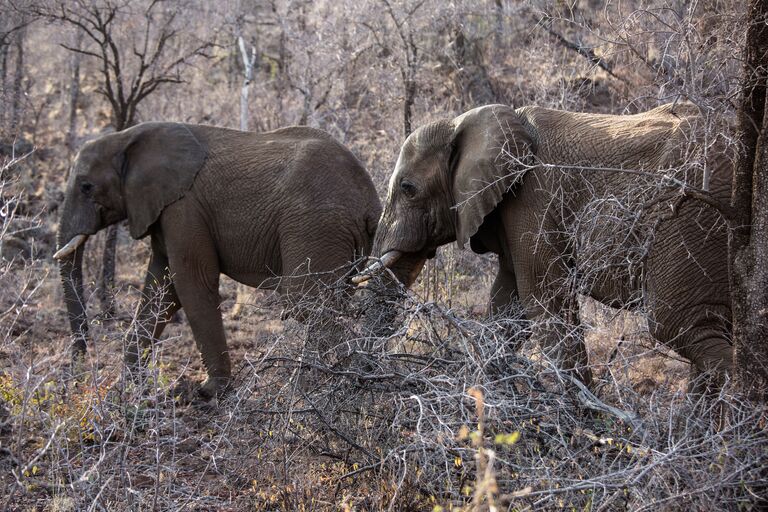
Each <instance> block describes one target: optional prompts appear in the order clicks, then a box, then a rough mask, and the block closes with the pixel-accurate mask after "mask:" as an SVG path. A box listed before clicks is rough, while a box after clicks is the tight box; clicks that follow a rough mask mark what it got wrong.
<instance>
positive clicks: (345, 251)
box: [55, 122, 381, 396]
mask: <svg viewBox="0 0 768 512" xmlns="http://www.w3.org/2000/svg"><path fill="white" fill-rule="evenodd" d="M380 214H381V205H380V202H379V199H378V196H377V194H376V191H375V189H374V186H373V183H372V181H371V178H370V176H369V175H368V174H367V173H366V171H365V169H364V168H363V166H362V165H361V164H360V162H359V161H358V160H357V159H356V158H355V157H354V156H353V155H352V153H350V152H349V150H347V149H346V148H345V147H344V146H343V145H341V144H340V143H339V142H337V141H336V140H334V139H333V138H332V137H331V136H330V135H328V134H327V133H325V132H322V131H320V130H315V129H312V128H307V127H290V128H284V129H280V130H276V131H272V132H268V133H246V132H240V131H236V130H229V129H224V128H217V127H212V126H200V125H190V124H179V123H158V122H153V123H143V124H140V125H137V126H135V127H132V128H130V129H127V130H125V131H122V132H119V133H113V134H109V135H105V136H103V137H101V138H99V139H97V140H95V141H92V142H89V143H87V144H86V145H85V146H84V147H83V148H82V149H81V150H80V152H79V154H78V155H77V158H76V160H75V162H74V165H73V167H72V173H71V176H70V178H69V182H68V185H67V191H66V197H65V200H64V205H63V209H62V213H61V219H60V225H59V232H58V244H59V247H61V248H60V249H59V251H58V252H57V253H56V254H55V258H56V259H58V260H59V261H60V269H61V276H62V279H63V283H64V291H65V300H66V305H67V310H68V315H69V321H70V325H71V328H72V331H73V333H74V334H75V343H74V351H75V353H76V354H77V353H83V352H85V350H86V340H87V333H88V324H87V319H86V314H85V308H84V306H83V302H82V298H83V285H82V257H83V245H82V243H83V242H84V241H85V240H86V239H87V237H88V236H89V235H93V234H94V233H96V232H97V231H99V230H100V229H103V228H104V227H106V226H109V225H110V224H114V223H115V222H119V221H121V220H123V219H126V218H127V219H128V226H129V229H130V234H131V236H132V237H133V238H135V239H140V238H143V237H145V236H150V238H151V247H152V256H151V259H150V262H149V267H148V269H147V274H146V279H145V282H144V289H143V293H142V296H143V297H142V300H141V303H140V305H139V310H138V322H137V323H138V325H139V328H138V329H137V330H136V332H137V333H138V334H137V335H136V336H135V338H137V340H138V346H139V347H141V346H146V345H147V343H148V342H149V340H151V339H154V338H157V337H158V336H160V334H161V333H162V331H163V328H164V327H165V325H166V323H167V321H168V319H169V318H170V317H171V315H173V313H174V312H175V311H177V310H178V309H179V308H181V307H183V308H184V310H185V312H186V314H187V315H186V316H187V318H188V319H189V323H190V325H191V327H192V332H193V335H194V338H195V341H196V343H197V346H198V348H199V349H200V352H201V354H202V360H203V363H204V365H205V368H206V370H207V373H208V378H207V380H206V382H205V383H204V384H203V386H202V388H201V393H202V394H203V395H208V396H210V395H213V394H215V393H217V392H219V391H220V390H222V389H223V387H224V386H226V385H227V383H228V382H229V379H230V375H231V370H230V358H229V355H228V353H227V344H226V340H225V335H224V328H223V324H222V318H221V312H220V310H219V302H220V298H219V290H218V288H219V274H220V273H224V274H226V275H228V276H229V277H231V278H233V279H234V280H236V281H238V282H241V283H244V284H246V285H249V286H254V287H261V288H272V289H277V290H278V291H279V292H281V293H282V294H283V295H292V294H294V292H296V293H301V292H304V291H305V288H307V287H309V286H310V284H309V274H310V273H312V274H315V273H326V274H327V278H331V277H332V276H339V274H340V273H341V272H343V271H344V270H343V269H344V267H345V265H346V270H347V271H349V270H350V266H349V265H348V263H349V262H352V261H354V260H356V259H357V258H360V257H361V256H363V255H367V254H368V253H369V252H370V248H371V243H372V240H373V234H374V232H375V229H376V222H377V220H378V218H379V216H380ZM158 295H159V298H158ZM158 311H160V314H159V318H158ZM135 345H136V343H130V344H129V350H128V351H127V357H128V359H129V362H135V359H136V357H137V350H138V347H136V346H135ZM131 346H133V349H130V347H131Z"/></svg>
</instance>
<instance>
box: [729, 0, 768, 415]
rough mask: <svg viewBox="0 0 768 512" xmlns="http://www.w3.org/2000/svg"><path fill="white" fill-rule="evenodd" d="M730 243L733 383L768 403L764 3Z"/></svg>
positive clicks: (743, 107)
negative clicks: (734, 381)
mask: <svg viewBox="0 0 768 512" xmlns="http://www.w3.org/2000/svg"><path fill="white" fill-rule="evenodd" d="M748 23H749V25H748V28H747V42H746V47H745V54H744V79H743V80H744V81H743V87H742V98H741V104H740V106H739V112H738V117H739V137H740V144H741V148H740V154H739V161H738V163H737V168H736V170H735V172H734V182H733V196H732V201H731V203H732V206H733V207H734V212H735V215H736V218H735V219H734V220H735V222H734V224H733V226H734V228H733V229H732V231H731V236H730V239H729V253H730V262H731V268H730V275H731V294H732V308H733V339H734V366H735V371H736V375H735V380H736V383H737V385H738V386H739V388H740V389H741V390H742V391H743V392H744V393H746V394H747V395H749V396H751V397H752V398H754V399H757V400H763V401H764V400H766V399H767V398H768V140H766V137H768V122H767V121H768V110H767V109H768V102H766V87H767V86H768V3H766V2H765V0H750V4H749V9H748Z"/></svg>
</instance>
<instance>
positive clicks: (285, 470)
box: [0, 189, 768, 510]
mask: <svg viewBox="0 0 768 512" xmlns="http://www.w3.org/2000/svg"><path fill="white" fill-rule="evenodd" d="M4 190H5V189H4ZM9 190H10V189H9ZM8 200H9V198H6V197H4V201H6V204H7V201H8ZM8 222H11V221H10V220H8ZM9 225H10V224H9ZM8 232H9V231H8V230H4V231H3V240H4V241H5V240H6V239H7V235H8ZM3 265H4V266H3V267H2V273H0V279H2V283H1V284H2V285H3V288H2V289H4V290H17V291H18V292H17V293H16V294H11V293H6V294H5V295H4V296H3V297H2V301H3V310H2V314H3V315H4V317H3V324H2V325H3V330H2V333H0V334H2V338H1V339H0V343H1V345H0V353H1V354H2V358H3V366H4V370H3V373H2V376H1V377H0V399H1V400H2V405H1V407H2V412H1V414H2V417H1V418H0V422H2V423H1V425H2V426H1V427H0V428H1V429H2V430H1V431H0V443H2V444H0V465H1V466H2V470H0V489H2V492H0V496H2V497H3V498H2V500H3V502H2V507H4V508H6V509H10V510H28V509H35V508H38V509H46V510H115V509H119V510H146V509H155V510H183V509H189V510H228V509H229V510H244V509H255V510H275V509H283V510H324V509H331V508H334V509H336V508H342V509H345V510H379V509H391V510H413V509H417V510H418V509H426V510H430V509H433V510H450V509H452V508H462V509H468V510H485V509H489V510H490V509H515V510H530V509H536V510H552V509H560V508H567V509H574V510H758V509H759V507H760V506H764V505H765V502H764V501H763V502H760V501H759V500H760V499H762V498H763V497H764V496H765V493H766V492H767V491H768V490H767V489H766V486H767V481H766V475H765V467H766V464H767V463H768V455H767V454H768V434H767V433H766V428H765V427H766V425H765V422H766V410H765V408H764V407H763V406H758V405H756V404H751V403H746V402H743V401H741V400H740V399H739V398H737V397H735V396H731V395H730V394H729V392H728V390H727V388H726V390H725V391H723V392H722V393H721V394H720V395H719V396H717V397H715V398H714V399H712V400H708V401H707V400H692V399H691V398H690V397H689V396H687V395H685V394H683V393H674V392H672V391H669V388H668V387H659V388H657V389H656V390H654V391H651V392H646V393H644V394H640V393H638V392H637V391H636V390H635V388H634V387H633V383H632V381H631V380H630V379H629V378H628V377H627V372H626V371H624V370H626V368H628V367H630V366H632V365H634V364H636V363H637V362H636V361H635V358H634V356H626V358H625V355H626V354H625V353H624V352H622V351H620V350H619V351H617V350H614V351H613V352H612V354H611V356H610V357H609V360H608V361H607V363H606V367H605V368H606V369H605V371H602V372H600V376H601V377H600V379H599V381H598V385H597V388H596V395H597V396H595V395H593V394H592V393H591V392H589V391H588V390H586V389H585V388H583V387H582V386H579V383H578V382H575V381H573V379H571V378H569V377H568V376H566V375H564V374H563V373H561V372H559V371H558V369H557V366H556V365H554V364H553V363H552V362H551V361H550V360H548V359H547V358H546V357H545V356H544V355H543V354H542V353H541V352H540V351H539V350H538V349H537V348H536V347H535V346H532V345H531V344H530V343H529V342H528V341H527V337H528V336H527V334H528V333H529V331H530V325H529V323H528V322H526V321H524V320H522V319H520V317H519V315H516V314H515V313H514V312H510V314H509V315H508V316H507V317H505V318H504V319H495V320H490V321H489V320H481V319H479V318H478V317H479V316H480V315H477V314H475V315H472V314H457V311H456V310H453V309H450V308H448V307H446V306H444V305H441V304H443V303H444V302H441V303H438V302H435V301H431V300H425V297H426V296H427V293H428V292H429V291H430V286H432V293H433V296H434V293H435V290H437V289H438V288H440V286H441V281H440V279H439V272H438V270H439V269H431V270H430V272H432V277H430V276H428V278H427V279H426V280H425V283H426V286H422V287H421V288H419V289H417V290H418V291H417V292H406V291H404V290H400V291H398V292H396V293H394V292H393V293H392V294H391V295H390V296H388V297H386V299H385V302H386V303H387V306H386V307H384V308H382V299H381V298H376V299H373V298H372V296H371V294H370V293H367V292H360V293H358V295H357V296H356V297H355V298H354V299H353V300H352V301H351V302H342V303H339V302H338V301H336V300H330V299H329V300H326V301H320V302H319V301H316V300H315V301H310V302H303V303H300V304H299V305H298V306H297V307H299V311H300V312H301V313H302V314H303V315H304V317H305V320H306V321H305V322H304V323H303V324H300V323H298V322H295V321H293V320H289V321H288V322H287V326H286V328H285V329H274V330H273V331H272V332H265V331H264V330H261V331H259V334H254V333H253V332H248V331H247V325H243V326H241V329H245V333H243V332H240V333H239V334H238V336H234V337H235V338H236V339H237V340H239V341H238V343H235V348H234V351H235V353H236V355H235V358H234V359H235V361H236V362H237V363H238V364H239V370H238V372H237V375H236V385H235V387H234V389H233V391H231V392H230V393H229V394H228V395H227V396H226V397H225V398H224V399H222V400H220V401H218V402H215V403H200V402H197V401H195V399H194V396H195V395H194V392H193V390H192V387H193V386H191V385H190V382H194V381H199V380H200V378H201V377H200V372H199V366H198V364H199V363H197V361H196V357H195V356H194V355H192V356H190V357H188V358H187V359H185V357H184V355H183V354H184V351H183V350H180V349H179V347H178V345H179V343H180V341H179V340H178V338H179V331H178V330H173V329H171V332H170V334H169V336H168V337H167V338H166V339H165V340H164V341H163V342H161V343H159V344H158V345H157V346H156V350H154V351H152V352H151V353H150V354H148V357H149V364H148V367H147V371H146V372H145V374H144V376H145V379H144V381H143V383H141V385H138V386H137V385H136V384H135V382H134V380H133V379H130V378H127V376H126V370H125V369H124V367H123V365H122V362H121V352H122V350H121V349H122V343H123V342H122V340H123V336H124V332H125V329H126V328H127V326H128V325H129V323H130V321H131V318H130V315H128V317H126V318H124V319H123V321H122V322H117V323H101V322H99V321H98V320H95V322H94V324H95V325H94V329H93V337H94V339H95V340H96V343H94V344H93V346H92V347H91V352H90V354H89V358H88V360H87V361H86V364H85V365H84V366H82V367H80V368H79V369H80V370H84V371H83V372H82V373H80V374H79V375H78V376H77V377H72V375H71V374H72V367H71V366H70V363H69V360H68V357H69V356H68V350H67V346H66V344H67V340H68V336H67V335H66V331H65V329H64V328H61V329H58V330H57V329H56V328H54V327H53V326H52V325H51V326H50V327H51V329H50V331H51V332H52V333H53V334H52V335H51V339H50V340H48V341H50V342H51V345H50V346H49V347H48V349H47V350H43V351H41V350H40V347H39V346H36V344H37V345H39V340H35V339H33V338H30V337H29V336H28V334H29V333H30V332H39V331H35V330H34V322H33V321H31V320H30V317H29V309H30V308H32V307H33V305H34V304H36V303H37V302H38V301H40V299H41V298H40V297H36V296H35V294H36V293H37V294H38V295H39V294H41V293H46V292H47V291H48V290H51V289H53V285H50V286H48V285H42V284H41V283H43V282H44V280H45V279H46V276H45V271H46V269H48V268H49V265H50V263H49V262H46V261H43V260H41V259H37V258H36V257H35V255H34V254H30V255H28V257H26V258H21V257H19V258H17V259H15V260H14V261H12V262H8V263H4V264H3ZM430 279H431V280H430ZM48 281H50V279H48ZM54 281H55V280H54ZM45 282H47V281H45ZM459 284H460V283H459ZM46 286H48V287H46ZM371 286H376V285H375V284H372V285H371ZM327 290H328V291H329V292H331V293H330V294H322V295H321V296H326V295H330V296H331V297H333V296H338V293H334V292H337V291H338V289H337V288H336V287H335V285H334V286H329V287H328V288H327ZM134 299H135V293H134V292H130V291H128V290H126V291H121V292H119V293H118V301H119V302H120V303H121V304H124V303H131V302H132V301H133V300H134ZM249 309H250V316H251V317H254V318H256V319H257V320H258V321H261V322H262V323H263V322H264V320H265V319H268V318H275V317H277V315H278V310H277V309H278V308H276V307H272V306H270V305H269V304H268V303H264V302H263V301H262V302H260V303H259V305H258V307H254V306H251V307H250V308H249ZM393 309H394V311H396V312H397V316H398V319H399V321H398V322H396V323H395V324H393V325H395V326H396V327H397V330H396V331H394V332H389V333H387V335H386V336H374V335H373V334H372V333H371V332H369V331H368V330H367V327H366V326H370V325H375V326H376V325H378V326H379V327H381V325H380V324H379V323H377V321H376V315H377V313H378V312H380V311H387V312H389V314H391V313H392V311H393ZM464 313H466V312H464ZM16 318H17V319H19V321H7V320H6V319H11V320H12V319H16ZM51 318H55V319H56V321H57V322H60V323H62V324H63V322H61V318H60V314H59V316H54V317H52V316H51V313H50V312H46V311H39V310H37V311H34V320H35V321H40V320H42V321H43V322H44V321H45V320H48V321H51ZM25 322H26V323H25ZM232 327H233V326H232V325H228V328H229V329H232ZM379 334H381V333H379ZM185 338H186V339H185V340H184V342H185V343H184V344H185V345H190V346H191V340H189V338H190V337H189V335H188V334H187V335H186V336H185ZM243 339H247V340H249V341H251V342H252V346H250V347H248V348H247V349H245V350H244V349H243V347H242V344H243ZM518 345H519V346H520V347H519V348H520V349H519V350H516V349H517V348H518ZM190 353H192V352H190Z"/></svg>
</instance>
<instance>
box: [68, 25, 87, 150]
mask: <svg viewBox="0 0 768 512" xmlns="http://www.w3.org/2000/svg"><path fill="white" fill-rule="evenodd" d="M82 42H83V32H82V31H81V30H76V31H75V35H74V46H73V48H80V46H81V44H82ZM81 59H82V54H80V53H78V52H72V76H71V78H70V81H69V129H68V131H67V149H68V150H69V154H70V155H72V154H73V153H74V152H75V150H76V149H77V148H76V147H75V146H76V145H77V102H78V100H79V99H80V61H81Z"/></svg>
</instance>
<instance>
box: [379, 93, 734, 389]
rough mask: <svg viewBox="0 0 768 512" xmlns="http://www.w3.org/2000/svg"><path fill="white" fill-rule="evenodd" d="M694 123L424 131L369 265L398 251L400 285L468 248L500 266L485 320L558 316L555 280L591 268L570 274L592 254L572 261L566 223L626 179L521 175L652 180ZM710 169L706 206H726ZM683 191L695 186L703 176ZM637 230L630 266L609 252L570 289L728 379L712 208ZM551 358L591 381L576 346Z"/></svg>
mask: <svg viewBox="0 0 768 512" xmlns="http://www.w3.org/2000/svg"><path fill="white" fill-rule="evenodd" d="M697 120H698V110H697V109H696V108H695V107H694V106H692V105H689V104H678V105H676V106H672V105H665V106H662V107H659V108H656V109H654V110H651V111H649V112H646V113H643V114H638V115H627V116H610V115H594V114H581V113H569V112H563V111H558V110H551V109H546V108H540V107H524V108H520V109H517V110H513V109H512V108H510V107H507V106H503V105H490V106H486V107H480V108H477V109H474V110H471V111H469V112H467V113H465V114H464V115H462V116H460V117H458V118H456V119H453V120H450V121H438V122H435V123H432V124H429V125H426V126H423V127H421V128H419V129H418V130H416V131H415V132H414V133H413V134H411V135H410V136H409V137H408V139H407V140H406V141H405V144H404V145H403V147H402V150H401V153H400V156H399V159H398V161H397V164H396V168H395V171H394V174H393V175H392V178H391V181H390V185H389V193H388V197H387V202H386V205H385V208H384V214H383V215H382V218H381V220H380V222H379V227H378V230H377V234H376V238H375V241H374V247H373V254H374V255H376V256H378V257H380V258H382V259H388V260H392V259H394V257H393V255H395V256H398V255H400V254H401V255H400V257H399V259H396V262H395V263H394V264H393V265H391V268H392V270H393V271H394V273H395V274H396V275H397V276H398V278H399V279H400V280H401V281H402V282H403V283H404V284H406V285H408V286H409V285H411V284H412V282H413V281H414V279H415V278H416V276H417V275H418V273H419V271H420V270H421V267H422V265H423V264H424V261H425V260H426V259H427V258H430V257H432V255H434V253H435V249H436V248H437V247H438V246H440V245H443V244H447V243H449V242H452V241H456V242H457V243H458V245H459V247H463V246H464V244H465V243H466V242H467V240H469V241H470V244H471V247H472V249H473V250H474V251H475V252H479V253H483V252H489V251H490V252H493V253H496V254H498V256H499V260H498V261H499V270H498V274H497V276H496V279H495V282H494V284H493V289H492V297H491V311H492V312H500V311H502V310H504V308H505V307H507V306H508V305H509V304H511V303H512V302H514V301H516V300H518V298H519V299H520V300H522V303H523V306H524V307H525V311H526V315H527V317H528V318H530V319H536V320H547V319H552V318H553V317H557V316H560V317H561V318H562V317H565V318H567V311H566V307H567V305H568V304H567V300H566V299H565V297H566V296H567V293H565V292H566V290H565V289H564V287H563V283H565V282H567V277H568V276H569V275H571V276H573V275H578V274H576V273H574V272H573V270H574V269H578V268H581V269H594V267H590V265H589V264H587V265H586V266H582V267H579V264H580V263H582V264H583V263H589V260H587V259H586V258H587V257H593V258H594V256H595V255H594V254H591V255H585V254H583V253H581V252H579V250H577V249H575V246H578V247H583V246H588V244H587V245H585V244H583V243H582V244H581V245H580V244H578V243H576V244H575V243H574V240H573V239H571V238H569V237H568V236H565V235H563V233H564V232H565V230H566V228H568V227H570V226H569V223H571V224H572V223H573V219H569V218H565V217H566V216H568V215H569V212H578V211H582V210H583V209H584V208H585V207H586V205H587V203H588V202H589V201H592V200H593V199H594V198H595V197H608V196H609V195H611V194H615V195H616V196H618V197H622V195H623V194H625V193H630V194H631V193H633V190H632V189H631V188H630V187H632V184H633V183H635V180H636V179H637V176H635V175H632V174H627V173H620V172H605V171H597V172H595V171H592V172H589V171H584V172H581V171H579V170H576V171H574V170H564V169H562V168H557V167H556V168H555V169H543V168H541V167H538V168H530V167H528V166H529V165H530V164H532V163H534V162H535V163H544V164H554V165H555V166H557V165H561V166H563V165H586V166H590V167H603V168H625V169H643V170H646V171H648V172H653V173H658V172H660V171H659V170H660V169H664V168H666V169H669V168H674V167H675V166H679V165H680V161H681V159H682V155H681V152H682V151H684V150H685V149H686V148H687V147H688V146H687V143H686V141H687V140H689V139H688V137H689V135H690V133H691V132H692V130H693V128H692V126H694V125H696V124H697ZM502 147H504V153H505V154H504V155H500V153H502V151H501V149H502ZM711 152H713V151H711ZM513 157H515V158H517V160H516V161H515V160H513ZM708 166H709V167H710V169H712V171H713V172H712V176H711V184H710V190H711V192H712V195H713V197H715V198H716V199H717V200H718V201H721V202H722V204H727V203H728V201H729V198H730V181H731V172H732V171H731V167H730V160H729V159H728V158H727V156H726V155H724V154H720V155H717V154H714V155H710V156H709V157H708ZM691 184H692V185H694V186H699V187H700V186H701V184H702V183H701V177H700V176H698V177H697V178H696V179H695V180H692V181H691ZM675 192H677V191H676V190H675V191H673V193H675ZM644 222H645V224H646V225H651V226H654V229H650V230H648V232H646V233H645V235H649V234H650V235H651V236H650V238H649V240H651V242H652V243H650V244H649V246H648V253H647V254H646V255H645V257H636V262H637V263H638V264H636V265H634V266H632V265H627V264H626V259H628V258H625V255H624V254H622V253H621V252H620V253H619V254H618V255H617V256H616V257H617V258H618V259H619V260H621V259H624V260H625V262H624V263H622V262H621V261H619V262H618V264H617V265H615V266H608V267H607V268H605V269H599V270H596V271H595V274H596V275H594V276H592V278H591V280H590V281H589V282H588V283H581V286H582V288H581V289H579V291H580V292H581V293H585V294H587V295H591V296H592V297H593V298H595V299H597V300H599V301H601V302H603V303H605V304H607V305H611V306H614V307H621V306H627V305H631V306H633V307H636V308H637V307H639V308H641V309H642V310H644V311H646V312H648V314H649V325H650V329H651V333H652V334H653V335H654V336H655V337H656V338H657V339H658V340H660V341H661V342H664V343H666V344H668V345H669V346H670V347H672V348H674V349H675V350H676V351H677V352H679V353H680V354H681V355H683V356H684V357H686V358H688V359H689V360H690V361H691V362H692V363H693V365H694V367H695V369H696V370H699V371H700V370H711V369H714V370H716V371H717V372H718V373H719V372H722V371H724V370H727V369H728V368H729V367H730V365H731V358H732V347H731V344H730V342H729V339H730V324H729V319H730V317H731V313H730V294H729V285H728V275H727V267H728V264H727V233H726V229H725V227H724V223H723V222H722V220H721V219H720V217H719V215H718V214H717V213H716V212H715V210H714V209H713V208H711V207H707V206H704V204H703V203H701V202H699V201H696V200H684V201H680V200H679V196H678V198H677V199H676V200H672V199H670V200H666V201H661V202H660V203H658V204H657V205H656V206H655V207H649V209H648V212H647V214H646V216H645V217H644ZM612 231H615V229H614V227H613V226H602V229H597V230H595V231H593V232H592V233H591V234H590V235H588V237H587V238H588V239H587V240H582V241H581V242H589V243H591V244H592V247H599V246H600V245H599V244H600V242H601V241H605V240H608V241H609V242H611V243H615V242H616V240H609V239H610V238H611V236H612V235H611V232H612ZM634 234H635V235H637V234H638V233H634ZM641 234H642V233H641ZM601 237H602V238H605V240H603V239H602V238H601ZM387 255H388V256H387ZM538 323H539V322H537V324H538ZM534 334H535V333H534ZM552 334H553V333H551V332H550V333H549V335H546V333H545V337H544V339H542V340H541V341H543V342H544V343H545V345H546V344H547V343H548V344H549V346H553V344H554V343H555V341H557V340H558V338H559V340H562V339H563V337H562V332H560V336H559V337H558V336H554V337H553V336H552ZM547 338H549V339H547ZM562 349H563V347H561V348H560V349H559V350H561V351H562ZM556 354H557V352H556ZM559 357H561V359H562V360H563V363H564V365H565V366H566V367H568V368H575V369H576V370H577V373H578V374H579V375H580V376H581V378H583V379H584V380H586V381H589V380H590V379H591V372H590V371H589V368H588V366H587V360H586V352H585V350H584V346H583V341H582V338H581V336H577V337H575V341H573V342H571V345H570V346H567V345H566V347H565V353H562V352H561V353H560V354H559ZM721 376H722V374H720V377H721Z"/></svg>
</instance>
